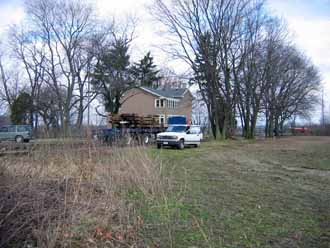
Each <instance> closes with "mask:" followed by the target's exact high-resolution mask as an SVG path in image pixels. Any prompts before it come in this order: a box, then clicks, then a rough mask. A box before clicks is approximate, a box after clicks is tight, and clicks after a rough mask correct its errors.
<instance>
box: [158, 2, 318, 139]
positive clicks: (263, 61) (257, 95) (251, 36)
mask: <svg viewBox="0 0 330 248" xmlns="http://www.w3.org/2000/svg"><path fill="white" fill-rule="evenodd" d="M264 5H265V4H264V1H259V0H191V1H184V0H173V1H171V2H167V1H163V0H156V1H155V4H154V5H153V7H152V13H153V15H154V16H155V18H157V19H158V20H159V22H161V23H162V24H163V25H164V26H165V27H166V28H167V30H168V35H169V36H170V37H171V38H172V39H171V40H172V41H173V42H172V43H171V44H170V46H169V49H168V52H169V53H171V54H172V55H174V56H175V57H177V58H180V59H182V60H183V61H185V62H186V63H188V64H189V65H190V68H191V70H192V72H193V75H194V76H193V78H192V80H193V82H195V83H197V84H198V86H199V90H200V93H201V95H202V97H203V100H204V102H205V103H206V105H207V111H208V116H209V119H210V123H211V128H212V133H213V136H214V137H215V138H228V137H230V136H232V135H233V131H234V130H235V128H236V127H237V123H238V120H239V121H240V123H241V124H242V127H243V136H244V137H246V138H254V135H255V130H256V125H257V121H258V120H259V119H263V121H264V123H265V135H266V136H267V137H271V136H273V135H279V134H280V133H281V132H282V130H283V126H284V123H285V122H286V121H288V120H290V119H291V118H293V117H294V116H299V115H300V116H301V115H306V114H308V112H309V111H310V110H312V109H313V106H314V105H315V103H316V101H317V93H318V89H319V86H320V78H319V72H318V70H317V69H316V67H315V66H314V65H313V64H312V63H311V61H310V60H309V59H308V58H307V57H306V56H305V55H304V54H303V53H302V52H301V51H299V50H298V49H297V48H296V46H295V45H294V44H293V43H292V41H291V40H290V36H289V33H288V30H287V29H286V24H285V22H284V21H282V20H280V19H278V18H276V17H273V16H271V15H269V14H268V13H267V11H266V10H265V6H264Z"/></svg>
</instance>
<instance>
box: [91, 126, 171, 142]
mask: <svg viewBox="0 0 330 248" xmlns="http://www.w3.org/2000/svg"><path fill="white" fill-rule="evenodd" d="M165 129H166V127H150V128H139V127H137V128H126V127H123V128H103V129H97V130H94V133H93V138H94V139H96V140H99V141H102V142H104V143H108V144H110V145H112V144H121V145H142V144H144V145H148V144H152V143H154V142H155V141H156V135H157V134H158V133H160V132H163V131H165Z"/></svg>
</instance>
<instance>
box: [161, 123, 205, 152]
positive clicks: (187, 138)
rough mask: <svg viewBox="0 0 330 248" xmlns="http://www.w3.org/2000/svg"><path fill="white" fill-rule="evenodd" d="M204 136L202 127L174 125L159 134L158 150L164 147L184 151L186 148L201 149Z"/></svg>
mask: <svg viewBox="0 0 330 248" xmlns="http://www.w3.org/2000/svg"><path fill="white" fill-rule="evenodd" d="M202 139H203V134H202V132H201V128H200V126H196V125H172V126H169V127H168V128H167V130H166V131H165V132H163V133H159V134H157V148H158V149H160V148H161V147H163V146H175V147H177V148H179V149H183V148H184V147H185V146H190V145H192V146H195V147H199V145H200V143H201V140H202Z"/></svg>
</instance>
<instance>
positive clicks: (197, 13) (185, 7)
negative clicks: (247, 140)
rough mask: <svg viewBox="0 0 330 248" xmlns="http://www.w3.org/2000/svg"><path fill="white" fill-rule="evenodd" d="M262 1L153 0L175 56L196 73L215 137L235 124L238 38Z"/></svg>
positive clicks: (226, 131) (223, 135)
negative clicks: (169, 36)
mask: <svg viewBox="0 0 330 248" xmlns="http://www.w3.org/2000/svg"><path fill="white" fill-rule="evenodd" d="M260 6H262V1H251V0H244V1H239V0H221V1H218V0H211V1H209V0H192V1H183V0H175V1H172V5H169V4H166V3H165V2H164V1H162V0H156V1H155V4H154V6H153V9H152V12H153V13H154V16H155V17H156V18H157V19H158V20H159V21H160V22H162V23H163V24H164V25H165V26H166V27H167V28H168V31H169V33H170V34H171V35H172V37H174V38H172V40H174V44H172V49H171V50H170V51H169V52H170V53H171V54H173V55H174V56H176V57H178V58H181V59H183V60H184V61H186V62H187V63H188V64H189V65H190V66H191V68H192V70H193V71H194V72H195V74H196V82H197V83H198V84H199V87H200V91H201V93H202V96H203V99H204V101H205V102H206V103H207V104H206V105H207V106H208V112H209V117H210V122H211V126H212V130H213V135H214V137H221V138H224V137H227V136H230V135H231V133H232V129H233V127H235V124H236V114H235V110H236V94H237V92H236V87H235V84H234V80H233V78H234V71H235V70H236V69H237V68H236V67H237V63H236V61H237V56H241V55H240V54H239V52H240V51H239V46H240V44H239V41H240V39H242V35H243V34H242V29H243V27H244V25H245V22H246V18H248V17H250V16H251V15H252V13H253V12H254V11H256V10H258V9H260V8H261V7H260Z"/></svg>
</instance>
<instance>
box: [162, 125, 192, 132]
mask: <svg viewBox="0 0 330 248" xmlns="http://www.w3.org/2000/svg"><path fill="white" fill-rule="evenodd" d="M186 130H187V127H186V126H169V127H168V128H167V129H166V132H176V133H181V132H185V131H186Z"/></svg>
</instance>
